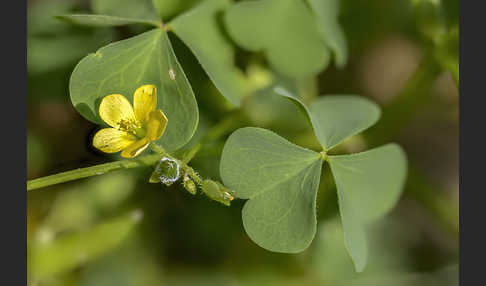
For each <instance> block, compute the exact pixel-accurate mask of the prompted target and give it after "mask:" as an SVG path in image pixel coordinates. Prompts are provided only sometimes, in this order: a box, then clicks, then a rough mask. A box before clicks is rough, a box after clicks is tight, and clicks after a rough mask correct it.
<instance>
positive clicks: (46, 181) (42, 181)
mask: <svg viewBox="0 0 486 286" xmlns="http://www.w3.org/2000/svg"><path fill="white" fill-rule="evenodd" d="M159 159H160V155H147V156H142V157H140V158H136V159H130V160H122V161H116V162H110V163H105V164H101V165H95V166H91V167H87V168H79V169H76V170H71V171H67V172H63V173H59V174H55V175H51V176H47V177H42V178H38V179H34V180H29V181H27V191H31V190H35V189H39V188H43V187H47V186H51V185H55V184H59V183H64V182H68V181H74V180H77V179H82V178H87V177H91V176H96V175H103V174H105V173H107V172H110V171H115V170H121V169H132V168H138V167H144V166H150V165H153V164H154V163H156V162H157V161H158V160H159Z"/></svg>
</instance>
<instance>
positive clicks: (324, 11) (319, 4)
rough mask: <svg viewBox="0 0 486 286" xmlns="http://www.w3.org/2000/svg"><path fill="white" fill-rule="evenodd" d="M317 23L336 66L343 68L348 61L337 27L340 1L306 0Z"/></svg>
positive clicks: (341, 32)
mask: <svg viewBox="0 0 486 286" xmlns="http://www.w3.org/2000/svg"><path fill="white" fill-rule="evenodd" d="M307 1H308V2H309V4H310V6H311V8H312V10H314V13H315V14H316V16H317V21H318V23H319V31H320V32H321V36H322V39H323V40H324V42H325V43H326V44H327V45H328V46H329V48H330V49H331V50H332V51H333V53H334V57H335V61H336V66H337V67H339V68H342V67H344V65H346V62H347V61H348V47H347V43H346V38H345V36H344V31H343V29H342V28H341V26H340V25H339V22H338V16H339V1H340V0H307Z"/></svg>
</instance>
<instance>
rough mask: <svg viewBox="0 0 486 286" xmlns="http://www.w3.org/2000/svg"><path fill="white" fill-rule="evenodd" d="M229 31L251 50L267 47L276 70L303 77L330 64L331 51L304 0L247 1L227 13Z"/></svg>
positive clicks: (239, 43) (232, 7) (234, 38)
mask: <svg viewBox="0 0 486 286" xmlns="http://www.w3.org/2000/svg"><path fill="white" fill-rule="evenodd" d="M224 20H225V23H226V27H227V30H228V33H229V35H230V36H231V37H232V38H233V40H235V41H236V43H237V44H238V45H240V46H241V47H243V48H244V49H247V50H250V51H255V52H256V51H263V52H264V53H265V55H266V57H267V59H268V61H269V63H270V64H271V66H273V67H274V68H275V69H276V70H278V71H279V72H281V73H282V74H284V75H287V76H290V77H294V78H300V77H306V76H312V75H316V74H317V73H319V72H320V71H322V70H323V69H324V68H326V67H327V65H328V63H329V58H330V51H329V49H328V48H327V46H326V45H325V43H324V41H323V40H322V38H321V35H320V32H319V30H318V27H317V21H316V20H315V18H314V15H312V12H311V10H310V9H309V8H308V7H307V6H306V5H305V4H304V3H303V2H302V0H262V1H245V2H239V3H237V4H235V5H233V6H231V7H230V8H229V9H228V11H227V12H226V14H225V16H224Z"/></svg>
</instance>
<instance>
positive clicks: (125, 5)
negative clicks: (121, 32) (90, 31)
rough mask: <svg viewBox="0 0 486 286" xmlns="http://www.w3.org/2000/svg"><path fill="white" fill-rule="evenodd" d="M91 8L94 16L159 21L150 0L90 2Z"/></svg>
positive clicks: (95, 0)
mask: <svg viewBox="0 0 486 286" xmlns="http://www.w3.org/2000/svg"><path fill="white" fill-rule="evenodd" d="M91 8H92V9H93V12H94V13H95V14H101V15H110V16H118V17H123V18H130V19H143V20H159V16H158V15H157V13H156V10H155V7H154V5H153V3H152V0H91Z"/></svg>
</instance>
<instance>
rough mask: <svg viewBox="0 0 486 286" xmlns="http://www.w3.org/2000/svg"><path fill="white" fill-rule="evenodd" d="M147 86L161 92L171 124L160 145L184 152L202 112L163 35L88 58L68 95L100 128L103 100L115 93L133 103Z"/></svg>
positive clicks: (114, 46)
mask: <svg viewBox="0 0 486 286" xmlns="http://www.w3.org/2000/svg"><path fill="white" fill-rule="evenodd" d="M144 84H153V85H155V86H156V87H157V96H158V101H157V104H158V106H157V107H158V108H160V109H162V110H163V112H164V113H165V115H166V116H167V118H168V120H169V123H168V125H167V129H166V131H165V133H164V135H163V136H162V137H161V138H160V139H159V140H158V142H160V143H161V144H162V145H163V146H164V148H166V149H167V150H169V151H170V150H176V149H178V148H180V147H182V146H183V145H184V144H186V143H187V142H188V141H189V139H191V137H192V135H193V134H194V132H195V130H196V127H197V122H198V108H197V102H196V99H195V97H194V93H193V91H192V89H191V86H190V85H189V82H188V81H187V78H186V76H185V74H184V71H183V70H182V68H181V66H180V65H179V62H178V61H177V58H176V57H175V55H174V51H173V50H172V46H171V44H170V41H169V39H168V38H167V34H166V33H165V31H164V30H162V29H154V30H151V31H148V32H146V33H143V34H140V35H137V36H135V37H132V38H129V39H126V40H123V41H119V42H115V43H112V44H110V45H108V46H105V47H103V48H101V49H100V50H98V51H97V52H96V53H94V54H90V55H88V56H87V57H85V58H84V59H82V60H81V61H80V62H79V63H78V65H77V66H76V68H75V69H74V71H73V74H72V75H71V80H70V85H69V90H70V93H71V101H72V103H73V105H74V107H75V108H76V109H77V110H78V112H79V113H81V115H83V116H84V117H85V118H86V119H88V120H90V121H92V122H95V123H99V124H101V123H102V122H103V121H102V120H101V119H100V118H99V114H98V105H99V103H100V101H101V99H102V98H103V97H105V96H107V95H109V94H115V93H117V94H122V95H124V96H125V97H127V99H128V100H129V101H132V99H133V93H134V92H135V90H136V89H137V88H138V87H140V86H141V85H144Z"/></svg>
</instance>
